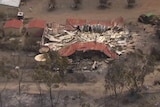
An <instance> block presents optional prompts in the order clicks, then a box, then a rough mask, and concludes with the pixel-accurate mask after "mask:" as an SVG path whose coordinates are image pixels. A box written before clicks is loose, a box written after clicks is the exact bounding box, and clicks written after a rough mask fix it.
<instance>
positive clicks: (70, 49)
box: [59, 42, 117, 59]
mask: <svg viewBox="0 0 160 107" xmlns="http://www.w3.org/2000/svg"><path fill="white" fill-rule="evenodd" d="M88 50H96V51H100V52H103V53H104V54H105V55H107V56H108V57H110V58H113V59H115V58H116V57H117V55H116V54H115V53H112V52H111V51H110V50H109V49H108V47H107V46H106V45H105V44H103V43H97V42H85V43H82V42H77V43H74V44H71V45H69V46H67V47H64V48H62V49H60V50H59V53H60V55H61V56H70V55H72V54H74V53H75V52H76V51H88Z"/></svg>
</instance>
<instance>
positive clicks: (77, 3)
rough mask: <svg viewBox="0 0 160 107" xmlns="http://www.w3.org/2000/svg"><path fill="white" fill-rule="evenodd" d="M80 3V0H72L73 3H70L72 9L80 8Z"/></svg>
mask: <svg viewBox="0 0 160 107" xmlns="http://www.w3.org/2000/svg"><path fill="white" fill-rule="evenodd" d="M81 3H82V0H73V4H72V5H71V8H72V9H73V10H78V9H79V8H80V5H81Z"/></svg>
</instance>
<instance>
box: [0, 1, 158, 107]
mask: <svg viewBox="0 0 160 107" xmlns="http://www.w3.org/2000/svg"><path fill="white" fill-rule="evenodd" d="M71 2H72V1H71V0H57V6H56V9H55V10H54V11H52V12H48V11H47V5H48V2H47V1H46V0H41V2H39V1H37V0H32V1H31V0H29V1H28V2H27V4H25V5H22V6H21V10H22V11H24V13H25V17H27V18H35V19H44V20H47V21H50V22H58V23H62V24H64V23H65V19H66V18H83V19H97V20H101V19H103V20H104V19H111V18H116V17H119V16H123V17H124V18H125V20H126V26H128V28H129V29H130V30H131V32H136V33H137V34H138V35H134V37H133V39H132V40H130V44H129V46H128V47H129V48H128V49H127V51H133V50H134V49H141V50H143V52H144V53H146V54H147V53H150V49H151V47H156V48H158V47H159V39H158V37H157V36H156V35H155V29H154V26H151V25H144V24H141V23H138V22H137V18H138V16H139V15H140V14H142V13H146V12H152V13H155V14H159V8H158V7H159V6H160V1H158V0H157V1H152V0H147V1H146V0H139V1H138V2H137V6H136V7H135V8H133V9H126V1H125V0H123V1H120V0H115V1H113V2H112V6H111V8H109V9H108V8H107V9H105V10H99V9H97V2H98V0H83V3H82V6H81V8H80V10H76V11H74V10H71V9H70V3H71ZM30 7H32V12H30V11H29V8H30ZM14 52H15V53H17V51H14ZM37 53H38V52H37ZM37 53H30V52H27V53H26V52H20V53H19V55H18V56H20V57H18V56H17V54H14V53H13V51H8V50H5V49H3V50H1V51H0V59H1V60H4V61H7V63H8V64H9V63H11V65H12V66H11V67H10V68H8V67H7V68H8V69H11V70H13V72H15V70H14V68H15V66H16V65H17V64H20V68H21V70H22V71H24V72H25V73H24V76H23V89H22V93H23V94H22V95H21V96H18V93H17V92H18V82H17V80H16V79H14V80H11V81H9V82H8V84H7V86H6V87H5V88H6V89H5V91H3V93H2V94H1V95H2V102H3V104H2V105H3V107H17V105H19V104H20V107H32V106H33V107H36V106H37V107H40V106H41V107H49V106H50V105H49V99H48V96H49V95H48V92H47V88H46V86H45V85H44V84H41V87H42V92H43V93H44V95H43V96H42V99H43V104H41V103H40V102H41V101H40V97H39V91H38V88H37V85H36V84H35V83H34V82H33V80H32V78H31V77H32V72H33V68H34V67H35V61H34V59H33V58H34V56H35V55H36V54H37ZM98 54H99V53H98ZM100 56H101V55H100ZM84 57H85V58H84ZM18 59H21V62H16V61H17V60H18ZM97 59H98V63H99V67H98V69H97V70H93V71H90V69H91V65H92V64H93V61H94V60H97ZM99 60H101V59H100V58H99V55H98V58H97V57H94V58H93V57H91V58H88V56H87V57H86V56H83V55H82V56H81V58H78V60H76V62H75V64H76V66H77V67H76V68H77V69H75V70H74V71H75V72H78V73H80V74H84V75H85V77H84V75H81V78H78V79H77V77H78V76H79V75H78V76H76V75H77V74H75V73H70V74H68V77H69V79H70V80H68V81H70V82H68V83H67V85H63V84H61V85H60V87H59V88H55V89H53V90H54V91H53V94H54V103H56V104H57V106H58V107H122V106H123V107H143V106H144V107H160V102H159V101H160V97H159V96H160V86H159V85H157V86H154V85H153V83H154V81H155V80H159V78H160V72H159V69H160V67H159V63H157V66H156V68H155V72H154V73H152V74H150V75H148V76H146V78H145V86H146V87H147V88H146V90H144V93H145V94H143V95H142V96H140V98H139V99H138V98H136V97H134V96H127V97H126V96H125V97H124V95H122V96H120V98H117V99H116V100H115V98H114V97H113V96H107V97H106V95H108V94H107V93H105V89H104V85H105V83H104V76H105V74H106V67H107V61H106V59H105V58H102V60H101V61H99ZM16 63H17V64H16ZM82 77H83V78H84V79H86V78H87V79H86V80H85V81H84V80H83V79H82ZM81 79H82V80H81ZM2 80H3V79H1V81H2ZM79 80H80V82H79ZM73 81H74V82H73ZM77 82H78V83H77ZM0 84H1V85H0V88H1V89H2V88H4V86H5V85H4V83H3V81H2V82H1V83H0ZM58 96H59V97H58ZM137 99H138V100H137ZM44 105H45V106H44Z"/></svg>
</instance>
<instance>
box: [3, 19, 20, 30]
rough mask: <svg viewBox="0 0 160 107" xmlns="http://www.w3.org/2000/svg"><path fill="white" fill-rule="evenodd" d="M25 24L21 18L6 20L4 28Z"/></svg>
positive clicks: (18, 26)
mask: <svg viewBox="0 0 160 107" xmlns="http://www.w3.org/2000/svg"><path fill="white" fill-rule="evenodd" d="M22 26H23V22H22V21H21V20H16V19H14V20H9V21H6V23H5V25H4V28H18V29H19V28H21V27H22Z"/></svg>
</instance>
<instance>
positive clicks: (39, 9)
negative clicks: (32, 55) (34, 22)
mask: <svg viewBox="0 0 160 107" xmlns="http://www.w3.org/2000/svg"><path fill="white" fill-rule="evenodd" d="M48 1H49V0H41V2H39V1H37V0H32V1H28V2H27V4H26V5H23V6H21V10H22V11H24V13H25V16H26V17H33V18H36V19H44V20H47V21H51V22H58V23H64V22H65V20H66V18H83V19H99V20H100V19H111V18H116V17H119V16H123V17H124V18H125V19H128V20H136V19H137V17H138V16H139V15H140V14H142V13H148V12H152V13H155V14H159V13H160V11H159V10H160V8H159V6H160V0H154V2H153V0H137V6H136V7H135V8H133V9H127V8H126V5H127V2H126V1H127V0H114V1H112V6H111V8H109V9H108V8H107V9H104V10H99V9H98V8H97V6H98V0H83V2H82V6H81V8H80V10H71V8H70V5H71V3H72V0H57V5H56V9H55V10H53V11H52V12H48V11H47V6H48ZM30 7H32V12H29V8H30Z"/></svg>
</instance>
